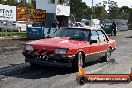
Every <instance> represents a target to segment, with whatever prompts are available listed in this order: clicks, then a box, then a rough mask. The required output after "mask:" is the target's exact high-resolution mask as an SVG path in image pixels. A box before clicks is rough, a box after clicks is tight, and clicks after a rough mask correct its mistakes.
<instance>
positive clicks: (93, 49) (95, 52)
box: [86, 30, 99, 62]
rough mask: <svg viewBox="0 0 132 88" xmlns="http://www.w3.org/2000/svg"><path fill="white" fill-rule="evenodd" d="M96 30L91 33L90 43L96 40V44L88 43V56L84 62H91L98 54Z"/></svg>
mask: <svg viewBox="0 0 132 88" xmlns="http://www.w3.org/2000/svg"><path fill="white" fill-rule="evenodd" d="M98 37H99V36H98V34H97V31H96V30H92V31H91V36H90V41H92V40H97V42H96V43H90V46H89V49H88V51H89V55H87V56H86V61H87V62H89V61H92V60H95V59H96V58H98V52H99V38H98Z"/></svg>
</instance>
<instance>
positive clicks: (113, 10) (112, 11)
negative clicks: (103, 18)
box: [108, 0, 119, 19]
mask: <svg viewBox="0 0 132 88" xmlns="http://www.w3.org/2000/svg"><path fill="white" fill-rule="evenodd" d="M108 7H109V9H108V12H109V19H116V18H118V11H119V8H118V5H117V2H114V1H110V0H109V2H108Z"/></svg>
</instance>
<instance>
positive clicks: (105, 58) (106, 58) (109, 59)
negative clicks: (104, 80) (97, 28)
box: [104, 48, 112, 62]
mask: <svg viewBox="0 0 132 88" xmlns="http://www.w3.org/2000/svg"><path fill="white" fill-rule="evenodd" d="M111 53H112V50H111V49H110V48H109V49H108V50H107V52H106V54H105V57H104V61H105V62H110V61H111Z"/></svg>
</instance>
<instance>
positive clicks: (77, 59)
mask: <svg viewBox="0 0 132 88" xmlns="http://www.w3.org/2000/svg"><path fill="white" fill-rule="evenodd" d="M79 65H80V66H82V67H83V65H84V61H83V54H82V52H79V53H78V54H77V55H76V56H75V61H74V62H73V69H74V70H75V71H78V69H79Z"/></svg>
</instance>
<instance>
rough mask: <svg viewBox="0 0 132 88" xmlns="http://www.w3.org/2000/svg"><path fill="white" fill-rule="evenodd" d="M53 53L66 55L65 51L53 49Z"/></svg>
mask: <svg viewBox="0 0 132 88" xmlns="http://www.w3.org/2000/svg"><path fill="white" fill-rule="evenodd" d="M54 53H55V54H66V53H67V49H55V51H54Z"/></svg>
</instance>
